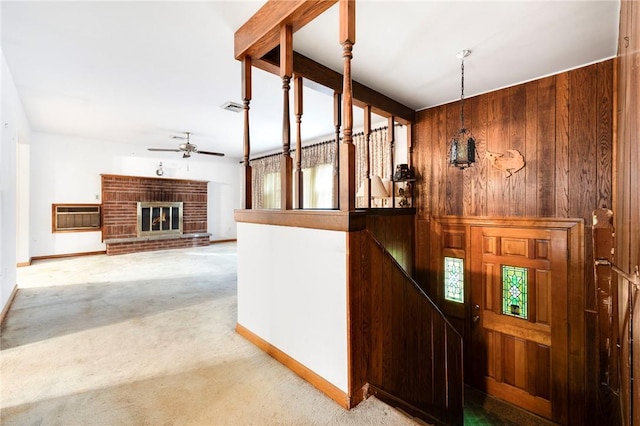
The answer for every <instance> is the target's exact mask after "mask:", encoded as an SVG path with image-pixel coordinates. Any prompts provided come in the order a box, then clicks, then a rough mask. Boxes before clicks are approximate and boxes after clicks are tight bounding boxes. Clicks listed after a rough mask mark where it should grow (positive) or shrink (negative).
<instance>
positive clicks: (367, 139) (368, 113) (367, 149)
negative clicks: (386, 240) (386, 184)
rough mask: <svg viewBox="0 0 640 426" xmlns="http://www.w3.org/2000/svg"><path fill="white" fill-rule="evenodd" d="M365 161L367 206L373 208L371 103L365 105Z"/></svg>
mask: <svg viewBox="0 0 640 426" xmlns="http://www.w3.org/2000/svg"><path fill="white" fill-rule="evenodd" d="M364 140H365V150H364V162H365V179H366V180H365V182H364V184H365V188H366V189H365V191H364V193H365V195H366V200H365V207H366V208H368V209H370V208H371V146H370V143H371V105H366V106H365V107H364Z"/></svg>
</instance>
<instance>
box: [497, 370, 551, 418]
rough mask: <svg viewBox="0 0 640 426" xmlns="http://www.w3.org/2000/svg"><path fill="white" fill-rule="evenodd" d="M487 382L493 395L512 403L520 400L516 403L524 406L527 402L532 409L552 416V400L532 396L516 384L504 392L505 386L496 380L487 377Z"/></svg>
mask: <svg viewBox="0 0 640 426" xmlns="http://www.w3.org/2000/svg"><path fill="white" fill-rule="evenodd" d="M485 384H486V389H487V391H488V392H489V393H490V394H491V395H494V396H496V397H498V398H500V399H503V400H505V401H507V402H510V403H515V401H519V402H517V403H516V405H518V406H522V405H525V404H526V405H527V407H529V410H530V411H532V412H534V413H536V414H538V415H540V416H543V417H546V418H548V419H550V418H551V402H549V401H547V400H545V399H542V398H539V397H536V396H531V395H529V394H528V393H527V392H525V391H523V390H522V389H518V388H517V387H515V386H511V389H509V391H508V392H506V391H505V392H503V391H502V389H503V388H502V387H501V386H497V383H496V381H495V380H493V379H492V378H490V377H487V378H486V379H485Z"/></svg>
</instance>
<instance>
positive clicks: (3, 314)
mask: <svg viewBox="0 0 640 426" xmlns="http://www.w3.org/2000/svg"><path fill="white" fill-rule="evenodd" d="M17 293H18V284H16V285H14V286H13V290H11V294H10V295H9V299H7V303H6V305H4V307H3V308H2V312H0V325H2V323H3V322H4V319H5V317H6V316H7V313H8V312H9V309H10V308H11V305H12V304H13V299H15V298H16V294H17Z"/></svg>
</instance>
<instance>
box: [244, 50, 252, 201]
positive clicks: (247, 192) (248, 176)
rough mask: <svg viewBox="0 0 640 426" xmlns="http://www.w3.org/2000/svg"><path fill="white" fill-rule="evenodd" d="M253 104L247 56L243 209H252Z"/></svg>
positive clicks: (245, 62) (245, 61) (246, 58)
mask: <svg viewBox="0 0 640 426" xmlns="http://www.w3.org/2000/svg"><path fill="white" fill-rule="evenodd" d="M250 102H251V57H250V56H245V57H244V59H243V60H242V103H243V107H242V109H243V112H244V149H243V151H244V152H243V155H242V164H243V173H242V176H243V179H244V196H243V197H242V208H243V209H249V210H250V209H251V208H252V195H253V191H252V173H251V166H250V165H249V156H250V155H251V144H250V142H249V103H250Z"/></svg>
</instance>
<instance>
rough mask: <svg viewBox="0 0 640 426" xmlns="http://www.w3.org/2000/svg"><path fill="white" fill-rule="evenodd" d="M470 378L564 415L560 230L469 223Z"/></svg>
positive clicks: (540, 410) (563, 248) (531, 406)
mask: <svg viewBox="0 0 640 426" xmlns="http://www.w3.org/2000/svg"><path fill="white" fill-rule="evenodd" d="M470 251H471V253H470V257H471V304H472V307H473V308H472V319H473V321H472V330H471V335H472V345H471V352H472V358H473V360H474V362H473V363H472V366H471V369H472V371H471V383H472V385H473V386H475V387H477V388H479V389H482V390H484V391H486V392H487V393H489V394H492V395H494V396H497V397H499V398H502V399H504V400H506V401H509V402H511V403H513V404H515V405H518V406H520V407H522V408H525V409H527V410H530V411H532V412H535V413H537V414H539V415H541V416H544V417H547V418H550V419H554V420H556V421H559V420H561V419H564V418H566V411H567V406H566V405H567V404H566V398H567V397H566V393H567V386H568V375H567V360H568V357H567V355H568V353H567V338H568V333H567V321H566V318H567V234H566V231H565V230H554V229H535V228H506V227H505V228H503V227H488V226H472V227H471V249H470Z"/></svg>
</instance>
